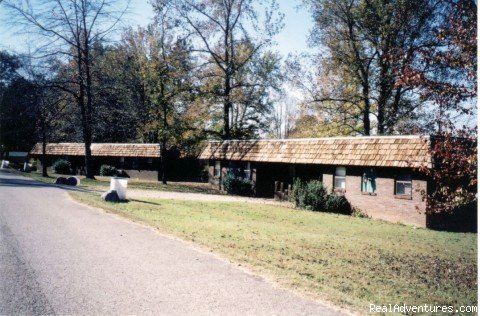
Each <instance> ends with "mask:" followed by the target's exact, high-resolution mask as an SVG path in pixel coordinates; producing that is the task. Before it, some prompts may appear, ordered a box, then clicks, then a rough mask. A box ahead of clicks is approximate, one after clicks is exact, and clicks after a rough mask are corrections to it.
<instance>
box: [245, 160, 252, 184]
mask: <svg viewBox="0 0 480 316" xmlns="http://www.w3.org/2000/svg"><path fill="white" fill-rule="evenodd" d="M243 173H244V179H245V180H250V177H251V174H252V169H251V166H250V163H249V162H247V163H245V167H244V168H243Z"/></svg>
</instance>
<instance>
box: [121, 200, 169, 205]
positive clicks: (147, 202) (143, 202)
mask: <svg viewBox="0 0 480 316" xmlns="http://www.w3.org/2000/svg"><path fill="white" fill-rule="evenodd" d="M127 201H129V202H137V203H142V204H151V205H162V204H160V203H155V202H149V201H142V200H135V199H130V200H127Z"/></svg>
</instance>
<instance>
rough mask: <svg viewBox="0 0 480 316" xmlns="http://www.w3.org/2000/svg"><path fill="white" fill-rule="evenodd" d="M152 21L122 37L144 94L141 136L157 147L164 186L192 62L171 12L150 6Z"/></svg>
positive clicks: (181, 125)
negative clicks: (152, 12) (158, 145)
mask: <svg viewBox="0 0 480 316" xmlns="http://www.w3.org/2000/svg"><path fill="white" fill-rule="evenodd" d="M154 9H155V12H156V15H155V21H154V23H152V24H151V25H149V26H148V28H147V29H143V28H139V29H138V30H137V31H136V32H133V31H129V32H128V33H127V34H126V38H125V40H126V42H127V43H128V45H130V49H131V50H132V53H133V56H132V57H133V61H134V62H135V63H136V65H138V71H139V76H140V78H141V82H142V85H143V89H144V90H143V91H144V94H145V108H146V113H145V114H146V115H145V124H144V125H143V126H142V133H143V134H144V135H145V134H147V135H145V136H147V139H148V141H149V142H157V143H159V144H160V161H161V162H160V164H159V173H158V176H159V179H158V180H159V181H160V180H161V181H162V182H163V183H164V184H167V174H166V168H167V143H169V142H170V144H171V145H172V143H173V142H174V140H175V138H176V137H177V136H178V135H180V134H181V133H182V130H183V129H184V128H185V125H186V124H187V123H188V122H185V121H184V120H183V119H182V115H183V113H185V112H186V111H187V110H188V107H189V103H190V101H192V100H191V92H192V90H193V80H192V79H193V76H192V69H193V66H194V64H193V59H192V56H191V52H190V49H189V47H188V45H187V42H186V41H185V39H184V38H183V37H182V36H181V35H182V34H181V33H180V32H181V31H180V29H179V27H178V24H177V23H176V21H175V19H174V18H173V17H172V11H173V9H172V8H171V7H168V6H159V5H158V4H157V5H155V6H154Z"/></svg>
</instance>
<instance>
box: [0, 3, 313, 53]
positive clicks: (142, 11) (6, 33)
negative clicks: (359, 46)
mask: <svg viewBox="0 0 480 316" xmlns="http://www.w3.org/2000/svg"><path fill="white" fill-rule="evenodd" d="M121 1H125V0H119V2H121ZM299 3H300V1H298V0H278V4H279V6H280V11H281V12H282V13H284V14H285V19H284V23H285V27H284V29H283V30H282V32H280V33H279V34H278V35H277V37H276V39H275V40H276V42H277V47H276V48H277V50H278V52H280V53H281V54H282V55H283V56H287V55H288V54H290V53H300V52H304V51H308V49H309V48H308V45H307V37H308V33H309V31H310V29H311V28H312V26H313V21H312V18H311V16H310V14H309V12H308V11H307V9H306V8H304V7H302V8H298V4H299ZM152 17H153V10H152V7H151V5H150V4H149V3H148V0H131V4H130V12H129V14H128V15H127V16H126V19H125V25H126V26H127V25H130V26H136V25H141V26H145V25H147V24H148V23H149V22H150V21H151V20H152ZM7 21H8V16H7V15H6V13H5V12H4V9H3V8H1V7H0V49H6V50H10V51H14V52H17V53H22V52H25V51H26V49H27V48H28V47H29V46H31V45H29V41H30V40H31V39H27V38H26V37H24V36H22V35H20V34H16V33H14V32H13V31H12V26H11V25H9V24H8V23H7Z"/></svg>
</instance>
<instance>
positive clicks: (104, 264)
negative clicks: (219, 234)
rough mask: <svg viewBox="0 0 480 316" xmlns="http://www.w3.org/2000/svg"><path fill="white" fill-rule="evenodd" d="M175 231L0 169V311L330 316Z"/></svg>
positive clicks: (322, 308)
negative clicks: (175, 235)
mask: <svg viewBox="0 0 480 316" xmlns="http://www.w3.org/2000/svg"><path fill="white" fill-rule="evenodd" d="M336 313H337V312H335V311H334V310H333V309H331V308H329V307H327V306H325V305H322V304H319V303H317V302H314V301H311V300H308V299H304V298H301V297H299V296H297V295H295V294H293V293H291V292H289V291H285V290H281V289H278V288H276V287H275V286H273V285H272V284H271V283H269V282H267V281H265V280H263V279H262V278H260V277H257V276H254V275H251V274H249V273H247V272H245V271H243V270H241V269H239V268H238V267H236V266H235V265H233V264H230V263H229V262H227V261H225V260H223V259H220V258H218V257H216V256H214V255H212V254H210V253H206V252H203V251H201V250H199V249H196V248H195V247H194V246H193V245H190V244H189V243H186V242H183V241H181V240H178V239H176V238H173V237H169V236H164V235H161V234H158V233H156V232H155V231H154V230H153V229H150V228H148V227H144V226H142V225H139V224H135V223H132V222H129V221H127V220H124V219H122V218H119V217H117V216H115V215H111V214H107V213H104V212H102V211H101V210H98V209H95V208H91V207H88V206H83V205H80V204H78V203H76V202H74V201H72V200H71V199H70V198H69V197H68V195H67V192H66V191H65V190H64V189H60V188H57V187H54V186H49V185H45V184H42V183H38V182H35V181H33V180H30V179H27V178H24V177H21V176H17V175H13V174H11V173H6V172H2V171H0V314H1V315H18V314H22V315H25V314H26V315H47V314H57V315H66V314H69V315H71V314H76V315H79V314H80V315H93V314H95V315H98V314H102V315H104V314H115V315H125V314H129V315H131V314H136V315H138V314H141V315H143V314H162V315H165V314H167V315H171V314H175V315H178V314H195V315H205V314H222V315H238V314H242V315H273V314H277V315H278V314H280V315H299V314H309V315H329V314H336Z"/></svg>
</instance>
